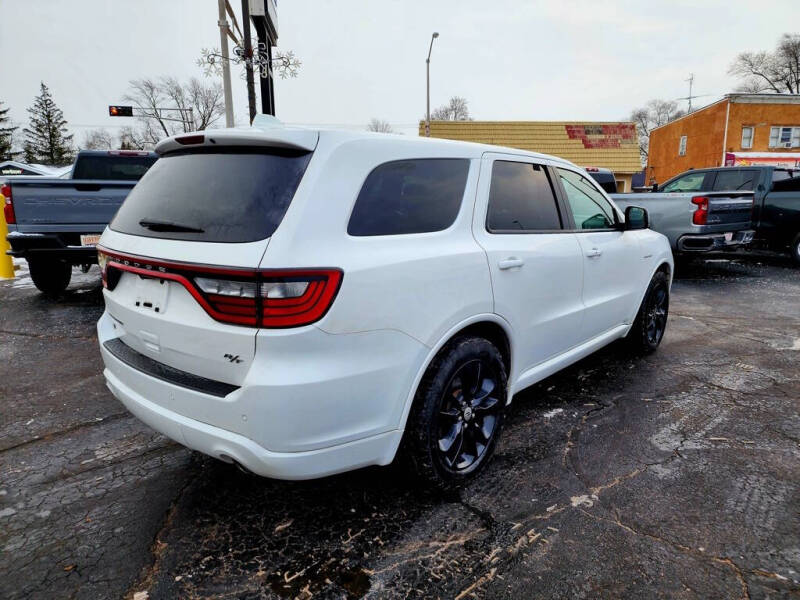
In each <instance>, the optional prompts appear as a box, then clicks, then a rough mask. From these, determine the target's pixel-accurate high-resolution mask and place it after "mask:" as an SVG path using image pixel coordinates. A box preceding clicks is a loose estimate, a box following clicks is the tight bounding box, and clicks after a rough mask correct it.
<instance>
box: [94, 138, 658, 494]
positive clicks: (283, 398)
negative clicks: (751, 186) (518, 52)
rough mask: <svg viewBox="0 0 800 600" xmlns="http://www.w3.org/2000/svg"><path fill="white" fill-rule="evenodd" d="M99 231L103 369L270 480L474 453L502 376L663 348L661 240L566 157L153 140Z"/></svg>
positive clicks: (483, 149) (351, 141)
mask: <svg viewBox="0 0 800 600" xmlns="http://www.w3.org/2000/svg"><path fill="white" fill-rule="evenodd" d="M156 150H157V152H158V153H159V154H160V155H161V159H160V160H159V161H158V162H156V164H155V165H154V166H153V167H152V168H151V169H150V170H149V171H148V173H147V174H146V175H145V176H144V177H143V178H142V179H141V181H140V182H139V183H138V184H137V185H136V187H135V188H134V190H133V191H132V192H131V194H130V195H129V196H128V199H127V200H126V201H125V203H124V204H123V206H122V207H121V208H120V210H119V212H118V213H117V215H116V217H115V218H114V220H113V221H112V223H111V224H110V225H109V227H108V228H107V229H106V231H105V233H104V234H103V236H102V239H101V241H100V247H99V255H100V264H101V269H102V271H103V282H104V286H105V289H104V296H105V303H106V311H105V313H104V314H103V316H102V318H101V319H100V322H99V323H98V334H99V340H100V347H101V350H102V355H103V360H104V362H105V367H106V368H105V378H106V381H107V383H108V387H109V388H110V389H111V391H112V392H113V394H114V395H115V396H116V397H117V398H119V399H120V400H121V401H122V403H123V404H125V406H126V407H128V409H129V410H130V411H131V412H132V413H134V414H135V415H136V416H137V417H139V418H140V419H141V420H142V421H144V422H145V423H147V424H149V425H150V426H151V427H153V428H154V429H157V430H158V431H160V432H162V433H164V434H165V435H167V436H169V437H171V438H172V439H174V440H177V441H178V442H180V443H181V444H184V445H186V446H188V447H189V448H193V449H195V450H199V451H200V452H204V453H206V454H209V455H211V456H214V457H217V458H219V459H222V460H224V461H228V462H236V463H239V464H240V465H242V466H243V467H245V468H246V469H249V470H250V471H253V472H255V473H258V474H260V475H264V476H269V477H277V478H282V479H306V478H313V477H320V476H324V475H329V474H332V473H337V472H341V471H346V470H349V469H354V468H358V467H363V466H366V465H386V464H388V463H390V462H392V460H393V459H394V457H395V454H397V453H398V449H400V450H401V451H402V453H403V454H404V455H406V456H407V457H409V458H410V459H411V462H412V464H413V465H414V466H415V467H416V469H417V470H418V471H419V472H420V473H421V474H422V475H423V476H425V477H426V478H428V479H429V480H431V481H433V482H434V483H437V484H442V485H447V484H450V483H457V482H459V481H462V480H464V479H466V478H468V477H469V476H472V475H474V474H475V473H477V472H478V471H479V470H480V469H481V468H482V467H483V466H484V465H485V464H486V462H487V461H488V459H489V457H490V456H491V454H492V452H493V449H494V446H495V444H496V442H497V439H498V436H499V433H500V430H501V427H502V424H503V413H504V409H505V407H506V405H507V404H508V403H509V402H510V400H511V398H512V396H513V394H514V393H515V392H517V391H519V390H521V389H523V388H524V387H526V386H529V385H531V384H533V383H535V382H537V381H539V380H541V379H543V378H544V377H547V376H548V375H550V374H552V373H555V372H556V371H558V370H559V369H561V368H563V367H565V366H566V365H569V364H570V363H573V362H575V361H577V360H578V359H580V358H582V357H584V356H586V355H588V354H590V353H591V352H593V351H595V350H597V349H598V348H600V347H601V346H604V345H606V344H608V343H609V342H611V341H613V340H615V339H617V338H622V337H625V336H627V337H628V339H629V340H632V341H633V343H634V344H635V345H636V346H637V347H639V348H641V349H644V350H646V351H648V350H649V351H652V350H654V349H655V348H656V346H658V344H659V342H660V341H661V337H662V335H663V332H664V328H665V325H666V319H667V310H668V302H669V289H670V284H671V273H672V268H673V265H672V255H671V252H670V248H669V245H668V243H667V240H666V238H665V237H664V236H662V235H660V234H658V233H655V232H654V231H651V230H649V229H648V228H647V213H646V212H645V211H644V210H643V209H640V208H635V207H631V208H629V209H628V211H627V214H626V217H625V218H624V219H623V216H622V215H621V214H620V213H619V211H618V210H617V209H616V208H615V206H614V204H613V203H612V202H611V201H610V200H609V199H608V197H607V196H606V194H605V193H604V192H603V191H602V190H600V188H598V186H597V185H596V184H595V183H594V182H593V181H592V179H591V178H589V177H587V175H586V173H585V172H584V171H582V170H581V169H580V168H578V167H575V166H574V165H573V164H571V163H569V162H567V161H564V160H561V159H558V158H554V157H551V156H546V155H541V154H534V153H530V152H524V151H520V150H512V149H503V148H497V147H492V146H483V145H478V144H469V143H460V142H451V141H445V140H432V139H424V138H418V139H414V138H404V137H400V136H387V135H381V134H368V133H352V132H336V131H312V130H307V129H297V128H288V127H281V126H275V125H273V126H260V127H259V126H257V127H253V128H247V129H223V130H214V131H206V132H203V133H196V134H189V135H183V136H179V137H172V138H169V139H166V140H164V141H162V142H161V143H160V144H159V145H158V147H157V149H156Z"/></svg>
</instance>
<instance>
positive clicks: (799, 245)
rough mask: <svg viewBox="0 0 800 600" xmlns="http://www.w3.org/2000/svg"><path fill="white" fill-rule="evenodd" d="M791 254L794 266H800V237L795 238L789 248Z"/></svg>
mask: <svg viewBox="0 0 800 600" xmlns="http://www.w3.org/2000/svg"><path fill="white" fill-rule="evenodd" d="M789 254H791V255H792V260H793V261H794V264H795V265H797V266H800V235H798V236H797V237H796V238H794V241H793V242H792V245H791V246H790V247H789Z"/></svg>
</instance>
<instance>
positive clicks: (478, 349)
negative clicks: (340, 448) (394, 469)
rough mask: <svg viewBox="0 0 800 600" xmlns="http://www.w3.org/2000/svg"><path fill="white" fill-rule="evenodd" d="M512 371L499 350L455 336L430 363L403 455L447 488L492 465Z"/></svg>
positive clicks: (431, 480)
mask: <svg viewBox="0 0 800 600" xmlns="http://www.w3.org/2000/svg"><path fill="white" fill-rule="evenodd" d="M506 388H507V375H506V369H505V365H504V363H503V358H502V355H501V354H500V351H499V350H498V349H497V348H496V347H495V346H494V345H493V344H492V343H491V342H489V341H487V340H485V339H483V338H478V337H460V338H456V339H455V340H454V341H453V342H451V343H450V344H449V345H448V346H446V347H445V349H444V350H442V351H441V352H440V353H439V356H437V357H436V359H435V360H434V361H433V363H431V365H430V367H428V371H427V372H426V374H425V377H424V378H423V380H422V382H421V383H420V386H419V389H418V390H417V394H416V397H415V399H414V405H413V407H412V410H411V414H410V415H409V418H408V426H407V430H406V439H405V440H404V453H405V455H406V458H407V459H408V460H409V462H410V463H411V464H412V466H413V469H414V471H415V472H416V474H418V475H419V476H421V477H422V478H423V479H425V480H426V481H427V482H428V483H431V484H433V485H434V486H436V487H439V488H443V489H447V488H451V487H454V486H457V485H458V484H460V483H462V482H464V481H466V480H468V479H470V478H472V477H474V476H475V475H476V474H477V473H479V472H480V471H481V470H483V468H484V467H485V466H486V464H487V463H488V461H489V459H490V458H491V456H492V454H493V453H494V448H495V445H496V443H497V439H498V437H499V435H500V431H501V429H502V426H503V416H504V413H505V403H506Z"/></svg>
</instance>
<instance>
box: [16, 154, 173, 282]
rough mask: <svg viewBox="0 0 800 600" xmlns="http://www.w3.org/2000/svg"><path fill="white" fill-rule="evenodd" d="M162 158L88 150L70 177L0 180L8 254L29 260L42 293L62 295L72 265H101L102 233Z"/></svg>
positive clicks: (78, 159)
mask: <svg viewBox="0 0 800 600" xmlns="http://www.w3.org/2000/svg"><path fill="white" fill-rule="evenodd" d="M157 158H158V156H157V155H156V154H155V153H152V152H140V151H125V150H112V151H105V150H103V151H99V150H84V151H81V152H80V153H79V154H78V158H77V159H76V161H75V165H74V167H73V169H72V172H71V176H70V177H68V178H57V177H32V176H18V177H4V178H0V193H2V195H3V196H4V197H5V199H4V200H3V202H4V206H3V209H4V213H5V218H6V222H7V223H8V231H9V233H8V242H9V244H11V250H9V251H8V254H10V255H11V256H14V257H17V258H24V259H26V260H27V261H28V266H29V268H30V274H31V279H32V280H33V283H34V285H36V287H37V288H38V289H39V290H40V291H42V292H44V293H46V294H50V295H55V294H59V293H61V292H62V291H63V290H64V288H66V287H67V285H69V281H70V279H71V275H72V267H73V266H75V265H91V264H92V263H96V262H97V251H96V249H95V244H97V240H98V239H99V238H100V234H101V233H103V230H104V229H105V227H106V225H108V223H109V221H111V219H112V218H113V217H114V215H115V214H116V212H117V209H118V208H119V207H120V205H121V204H122V202H123V201H124V200H125V198H126V197H127V196H128V192H130V191H131V190H132V189H133V186H134V185H136V182H137V181H138V180H139V179H140V178H141V176H142V175H144V173H145V172H146V171H147V169H149V168H150V166H151V165H152V164H153V163H154V162H155V161H156V159H157Z"/></svg>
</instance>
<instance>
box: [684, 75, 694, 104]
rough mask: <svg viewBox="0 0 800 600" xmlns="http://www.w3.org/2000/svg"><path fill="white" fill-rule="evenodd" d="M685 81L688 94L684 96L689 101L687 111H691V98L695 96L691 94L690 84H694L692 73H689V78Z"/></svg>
mask: <svg viewBox="0 0 800 600" xmlns="http://www.w3.org/2000/svg"><path fill="white" fill-rule="evenodd" d="M686 81H688V82H689V96H688V97H687V98H686V99H687V100H688V101H689V110H688V112H692V98H696V96H692V85H693V84H694V73H689V79H687V80H686Z"/></svg>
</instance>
